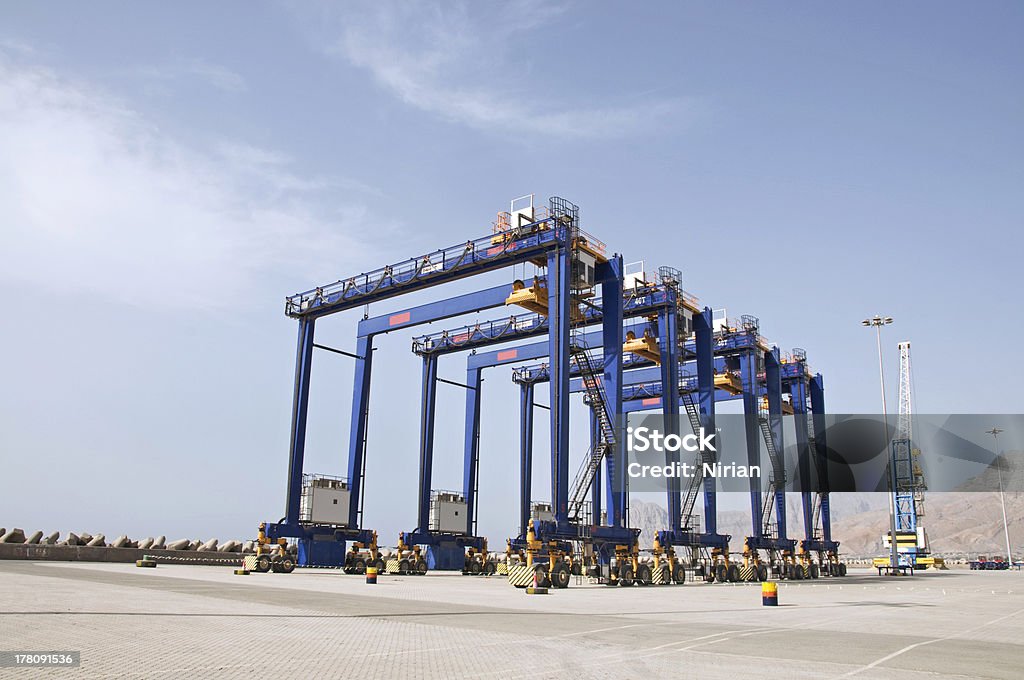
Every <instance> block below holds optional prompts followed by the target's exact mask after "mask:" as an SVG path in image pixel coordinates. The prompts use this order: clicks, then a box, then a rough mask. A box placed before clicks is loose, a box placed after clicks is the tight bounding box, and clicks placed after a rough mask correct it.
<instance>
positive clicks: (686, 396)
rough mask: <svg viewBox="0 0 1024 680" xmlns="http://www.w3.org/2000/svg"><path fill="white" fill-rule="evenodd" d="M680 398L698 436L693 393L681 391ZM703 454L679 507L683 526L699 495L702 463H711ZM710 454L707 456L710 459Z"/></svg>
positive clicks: (699, 426) (696, 411)
mask: <svg viewBox="0 0 1024 680" xmlns="http://www.w3.org/2000/svg"><path fill="white" fill-rule="evenodd" d="M680 396H681V397H682V400H683V407H684V408H685V409H686V415H687V417H688V418H689V420H690V427H691V428H693V433H694V434H697V435H699V434H700V428H701V427H702V424H701V421H700V410H699V409H698V408H697V402H696V401H695V400H694V398H693V392H690V391H689V390H683V391H681V392H680ZM705 455H706V454H705V453H704V452H702V451H698V452H697V459H696V462H697V469H696V470H695V471H694V474H693V476H692V477H690V483H689V485H687V487H686V496H684V497H683V504H682V506H680V508H681V511H682V512H681V514H682V517H681V519H682V521H683V525H684V526H685V525H686V518H688V517H689V516H690V515H691V514H692V512H693V506H694V504H695V503H696V502H697V495H698V494H699V493H700V490H701V487H702V486H703V482H704V463H706V462H712V461H709V460H706V459H705ZM710 455H712V454H710V452H709V453H708V454H707V456H708V457H710ZM691 528H693V527H691Z"/></svg>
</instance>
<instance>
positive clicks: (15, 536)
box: [0, 529, 25, 543]
mask: <svg viewBox="0 0 1024 680" xmlns="http://www.w3.org/2000/svg"><path fill="white" fill-rule="evenodd" d="M24 542H25V532H24V531H22V530H21V529H11V530H10V531H8V532H7V533H6V534H4V535H3V536H0V543H24Z"/></svg>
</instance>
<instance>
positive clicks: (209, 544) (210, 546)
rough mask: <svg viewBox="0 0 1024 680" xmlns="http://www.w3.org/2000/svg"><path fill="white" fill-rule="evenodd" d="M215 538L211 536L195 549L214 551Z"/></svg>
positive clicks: (215, 546)
mask: <svg viewBox="0 0 1024 680" xmlns="http://www.w3.org/2000/svg"><path fill="white" fill-rule="evenodd" d="M217 543H218V541H217V539H216V538H211V539H210V540H209V541H207V542H206V543H201V544H200V545H199V546H198V547H197V548H196V550H202V551H203V552H214V551H216V550H217Z"/></svg>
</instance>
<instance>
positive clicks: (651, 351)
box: [622, 330, 661, 364]
mask: <svg viewBox="0 0 1024 680" xmlns="http://www.w3.org/2000/svg"><path fill="white" fill-rule="evenodd" d="M622 351H623V352H631V353H633V354H636V355H637V356H641V357H643V358H645V359H650V360H651V361H653V362H655V363H658V364H660V363H661V352H660V351H659V349H658V339H657V338H656V337H654V336H653V335H651V332H650V331H649V330H645V331H644V334H643V337H640V338H638V337H636V333H634V332H633V331H627V332H626V342H624V343H623V344H622Z"/></svg>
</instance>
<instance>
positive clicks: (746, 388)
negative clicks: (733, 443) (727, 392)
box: [740, 350, 764, 536]
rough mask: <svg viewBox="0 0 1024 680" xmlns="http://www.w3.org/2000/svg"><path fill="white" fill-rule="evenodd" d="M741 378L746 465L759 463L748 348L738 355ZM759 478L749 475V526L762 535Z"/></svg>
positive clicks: (752, 359) (752, 358) (752, 356)
mask: <svg viewBox="0 0 1024 680" xmlns="http://www.w3.org/2000/svg"><path fill="white" fill-rule="evenodd" d="M740 373H741V374H742V380H743V425H744V439H745V440H746V444H747V465H751V466H754V465H761V428H760V425H759V423H758V417H759V416H758V408H759V405H758V403H757V402H758V387H757V355H756V353H755V351H754V350H748V351H746V352H744V353H743V354H742V355H741V356H740ZM761 501H762V498H761V479H760V478H759V477H756V476H754V475H751V477H750V526H751V527H752V529H753V534H752V535H753V536H762V534H763V523H764V515H763V513H762V506H761Z"/></svg>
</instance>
